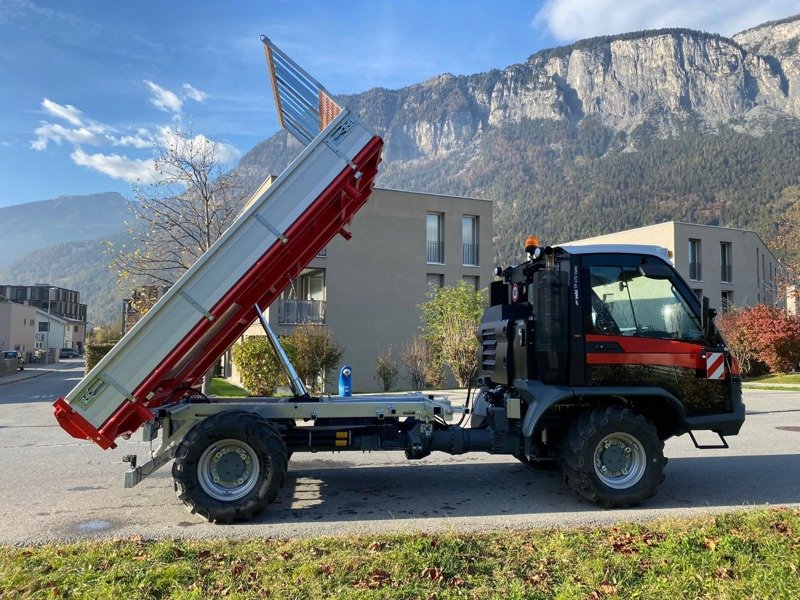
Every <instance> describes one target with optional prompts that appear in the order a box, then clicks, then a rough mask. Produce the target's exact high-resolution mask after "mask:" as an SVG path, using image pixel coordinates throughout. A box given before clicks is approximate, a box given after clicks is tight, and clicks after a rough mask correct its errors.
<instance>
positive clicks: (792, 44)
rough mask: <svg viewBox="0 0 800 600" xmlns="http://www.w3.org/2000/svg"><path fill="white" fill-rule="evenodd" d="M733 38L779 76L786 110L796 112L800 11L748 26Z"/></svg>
mask: <svg viewBox="0 0 800 600" xmlns="http://www.w3.org/2000/svg"><path fill="white" fill-rule="evenodd" d="M733 39H734V40H735V41H736V43H738V44H740V45H741V46H742V47H743V48H746V49H747V51H748V52H749V53H751V54H752V55H755V56H759V57H761V58H762V60H764V61H765V62H766V63H767V64H768V65H770V68H771V69H773V71H774V72H775V73H777V74H778V76H779V77H780V78H781V89H782V90H783V91H784V92H785V94H786V96H787V97H788V110H789V111H791V113H792V114H794V115H795V116H797V115H798V114H800V53H798V46H800V15H799V16H796V17H791V18H789V19H784V20H783V21H776V22H773V23H765V24H764V25H761V26H759V27H755V28H753V29H748V30H747V31H743V32H742V33H739V34H737V35H735V36H733Z"/></svg>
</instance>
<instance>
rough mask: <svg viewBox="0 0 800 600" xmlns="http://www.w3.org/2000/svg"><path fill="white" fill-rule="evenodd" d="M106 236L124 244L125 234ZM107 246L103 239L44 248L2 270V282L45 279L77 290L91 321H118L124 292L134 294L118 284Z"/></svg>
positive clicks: (34, 281) (27, 282) (21, 282)
mask: <svg viewBox="0 0 800 600" xmlns="http://www.w3.org/2000/svg"><path fill="white" fill-rule="evenodd" d="M104 239H107V240H112V241H114V242H115V243H122V241H123V240H124V239H125V236H124V234H118V235H116V236H109V237H106V238H104ZM104 248H105V247H104V245H103V243H102V240H99V239H95V240H84V241H80V242H65V243H63V244H56V245H54V246H48V247H47V248H41V249H39V250H35V251H34V252H31V253H29V254H27V255H26V256H24V257H23V258H21V259H19V260H17V261H15V262H13V263H12V264H10V265H9V266H7V267H5V268H3V269H2V270H0V281H3V282H11V283H14V284H20V285H29V284H33V283H39V282H45V283H49V284H51V285H56V286H60V287H65V288H68V289H71V290H77V291H79V292H80V294H81V302H82V303H84V304H87V305H88V309H87V310H88V320H89V321H91V322H92V323H94V324H103V323H114V322H116V321H118V320H119V319H120V314H121V313H120V311H121V306H122V298H123V294H124V295H128V296H130V290H129V289H127V288H125V287H123V286H118V285H117V278H116V275H115V274H114V273H113V272H112V271H111V269H110V268H109V266H108V264H109V257H108V255H107V254H105V253H104ZM129 287H130V286H129Z"/></svg>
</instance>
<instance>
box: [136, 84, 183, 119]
mask: <svg viewBox="0 0 800 600" xmlns="http://www.w3.org/2000/svg"><path fill="white" fill-rule="evenodd" d="M144 82H145V83H146V84H147V87H149V88H150V92H151V93H152V96H151V97H150V103H151V104H152V105H153V106H155V107H156V108H157V109H158V110H163V111H164V112H167V113H171V114H173V115H179V114H180V112H181V109H182V108H183V100H181V99H180V98H178V96H177V95H176V94H175V93H174V92H171V91H169V90H168V89H165V88H163V87H161V86H160V85H158V84H157V83H153V82H152V81H148V80H147V79H145V80H144Z"/></svg>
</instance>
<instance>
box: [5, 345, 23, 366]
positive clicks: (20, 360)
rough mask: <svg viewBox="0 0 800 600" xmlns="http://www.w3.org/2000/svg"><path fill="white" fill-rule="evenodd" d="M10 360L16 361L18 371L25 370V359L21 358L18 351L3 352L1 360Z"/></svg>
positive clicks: (20, 353)
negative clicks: (14, 359)
mask: <svg viewBox="0 0 800 600" xmlns="http://www.w3.org/2000/svg"><path fill="white" fill-rule="evenodd" d="M10 358H16V359H17V366H18V367H19V370H20V371H24V370H25V358H24V357H23V356H22V352H20V351H19V350H3V359H4V360H8V359H10Z"/></svg>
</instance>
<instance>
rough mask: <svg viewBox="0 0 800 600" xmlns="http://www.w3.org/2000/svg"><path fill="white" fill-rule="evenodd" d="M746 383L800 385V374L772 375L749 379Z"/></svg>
mask: <svg viewBox="0 0 800 600" xmlns="http://www.w3.org/2000/svg"><path fill="white" fill-rule="evenodd" d="M745 383H796V384H797V385H800V373H770V374H769V375H761V376H760V377H751V378H748V379H746V380H745Z"/></svg>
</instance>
